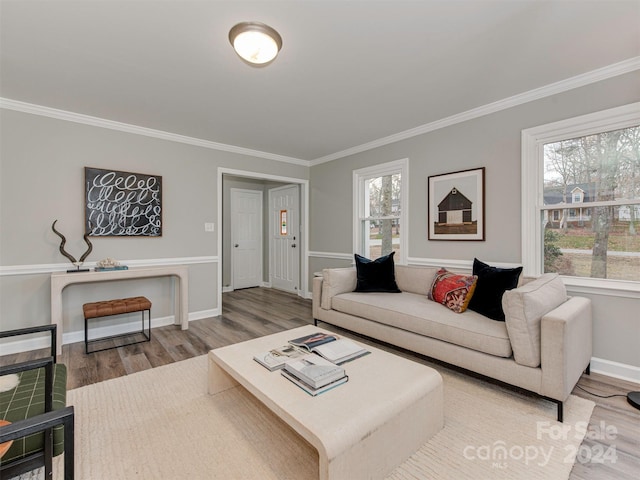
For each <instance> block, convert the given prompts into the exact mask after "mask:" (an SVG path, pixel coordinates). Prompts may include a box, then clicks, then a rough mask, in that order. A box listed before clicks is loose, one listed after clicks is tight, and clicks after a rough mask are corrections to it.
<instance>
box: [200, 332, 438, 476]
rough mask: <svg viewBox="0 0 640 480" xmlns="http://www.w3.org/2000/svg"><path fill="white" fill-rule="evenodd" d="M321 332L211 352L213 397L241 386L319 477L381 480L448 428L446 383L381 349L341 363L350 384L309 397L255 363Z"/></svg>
mask: <svg viewBox="0 0 640 480" xmlns="http://www.w3.org/2000/svg"><path fill="white" fill-rule="evenodd" d="M318 331H323V332H327V330H324V329H322V328H318V327H314V326H312V325H309V326H304V327H300V328H296V329H293V330H288V331H286V332H281V333H276V334H274V335H268V336H265V337H260V338H256V339H254V340H249V341H246V342H242V343H237V344H234V345H229V346H227V347H222V348H217V349H215V350H211V351H210V352H209V393H210V394H211V395H215V394H216V393H219V392H222V391H224V390H227V389H229V388H234V387H237V386H238V385H242V387H244V388H246V389H247V390H248V391H249V392H251V393H252V394H253V395H254V396H255V397H256V398H257V399H259V400H260V401H261V402H262V403H263V404H264V405H266V406H267V407H268V408H269V409H271V410H272V411H273V412H274V413H275V414H276V415H278V416H279V417H280V418H281V419H282V420H283V421H284V422H286V423H287V424H288V425H289V426H290V427H291V428H293V429H294V430H295V431H296V432H298V434H300V435H301V436H302V437H303V438H305V439H306V440H307V441H308V442H309V443H310V444H311V445H313V446H314V447H315V448H316V449H317V450H318V454H319V460H320V461H319V467H320V472H319V473H320V475H319V478H320V479H322V480H325V479H332V480H335V479H345V480H354V479H376V478H384V477H385V476H386V475H388V474H389V473H390V472H391V471H392V470H393V469H394V468H395V467H397V466H398V465H399V464H401V463H402V462H403V461H405V460H406V459H407V458H408V457H409V456H411V455H412V454H413V453H414V452H416V451H417V450H418V449H419V448H420V447H421V446H422V445H423V444H424V443H425V442H426V441H427V440H428V439H429V438H431V437H432V436H433V435H434V434H435V433H436V432H438V431H439V430H440V429H441V428H442V427H443V424H444V419H443V390H442V377H441V376H440V374H439V373H438V372H437V371H435V370H434V369H432V368H429V367H426V366H424V365H421V364H419V363H416V362H412V361H410V360H407V359H405V358H402V357H399V356H397V355H393V354H391V353H388V352H385V351H383V350H380V349H377V348H373V347H370V346H368V345H367V346H366V348H367V349H368V350H370V351H371V354H369V355H366V356H364V357H361V358H358V359H357V360H354V361H352V362H349V363H346V364H344V367H345V369H346V371H347V374H348V375H349V381H348V382H347V383H345V384H343V385H340V386H338V387H336V388H334V389H332V390H329V391H327V392H325V393H322V394H320V395H318V396H316V397H312V396H310V395H309V394H307V393H306V392H304V391H303V390H301V389H300V388H298V387H297V386H295V385H294V384H293V383H291V382H289V381H288V380H287V379H286V378H284V377H283V376H282V375H281V374H280V372H279V371H275V372H270V371H269V370H267V369H266V368H264V367H263V366H261V365H260V364H258V363H257V362H256V361H255V360H253V356H254V355H255V354H257V353H260V352H263V351H267V350H270V349H272V348H276V347H279V346H282V345H286V343H287V341H288V340H291V339H293V338H297V337H301V336H303V335H307V334H311V333H314V332H318Z"/></svg>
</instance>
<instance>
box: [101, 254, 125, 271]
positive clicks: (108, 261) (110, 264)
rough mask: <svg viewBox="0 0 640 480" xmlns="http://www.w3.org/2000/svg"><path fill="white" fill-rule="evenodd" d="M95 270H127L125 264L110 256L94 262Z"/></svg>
mask: <svg viewBox="0 0 640 480" xmlns="http://www.w3.org/2000/svg"><path fill="white" fill-rule="evenodd" d="M95 270H96V272H111V271H113V270H129V267H127V266H126V265H120V262H119V261H117V260H114V259H113V258H111V257H107V258H105V259H104V260H100V261H99V262H96V268H95Z"/></svg>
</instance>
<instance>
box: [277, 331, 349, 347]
mask: <svg viewBox="0 0 640 480" xmlns="http://www.w3.org/2000/svg"><path fill="white" fill-rule="evenodd" d="M337 339H338V336H337V335H331V334H328V333H322V332H316V333H312V334H311V335H305V336H304V337H300V338H294V339H293V340H289V343H290V344H291V345H295V346H296V347H300V348H304V349H305V350H307V351H309V352H312V351H313V349H314V348H315V347H317V346H318V345H324V344H325V343H329V342H335V341H336V340H337Z"/></svg>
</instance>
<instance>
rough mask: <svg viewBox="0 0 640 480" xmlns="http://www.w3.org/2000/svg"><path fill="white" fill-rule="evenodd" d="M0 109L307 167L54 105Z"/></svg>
mask: <svg viewBox="0 0 640 480" xmlns="http://www.w3.org/2000/svg"><path fill="white" fill-rule="evenodd" d="M0 108H4V109H6V110H15V111H17V112H22V113H30V114H32V115H40V116H42V117H49V118H55V119H57V120H65V121H67V122H74V123H81V124H83V125H90V126H92V127H100V128H107V129H109V130H117V131H119V132H126V133H133V134H135V135H143V136H145V137H152V138H159V139H161V140H168V141H170V142H177V143H184V144H187V145H194V146H196V147H203V148H208V149H211V150H219V151H223V152H230V153H238V154H240V155H249V156H252V157H258V158H265V159H267V160H275V161H276V162H284V163H293V164H295V165H302V166H305V167H308V166H309V162H308V161H307V160H301V159H299V158H293V157H287V156H285V155H278V154H275V153H269V152H262V151H259V150H251V149H249V148H244V147H236V146H235V145H227V144H225V143H218V142H211V141H209V140H203V139H201V138H195V137H188V136H186V135H179V134H177V133H171V132H165V131H162V130H154V129H153V128H146V127H140V126H137V125H132V124H129V123H122V122H116V121H114V120H107V119H104V118H99V117H92V116H90V115H84V114H81V113H74V112H69V111H67V110H59V109H57V108H50V107H45V106H42V105H35V104H33V103H26V102H21V101H19V100H12V99H10V98H2V97H0Z"/></svg>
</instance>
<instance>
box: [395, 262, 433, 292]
mask: <svg viewBox="0 0 640 480" xmlns="http://www.w3.org/2000/svg"><path fill="white" fill-rule="evenodd" d="M437 272H438V268H436V267H418V266H409V265H396V282H397V283H398V288H399V289H400V290H402V291H403V292H409V293H417V294H419V295H424V296H425V297H426V296H427V295H429V289H430V288H431V284H432V283H433V279H434V278H435V277H436V273H437Z"/></svg>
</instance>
